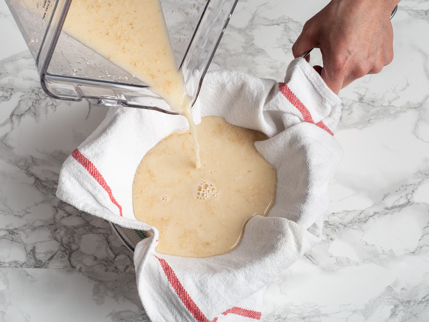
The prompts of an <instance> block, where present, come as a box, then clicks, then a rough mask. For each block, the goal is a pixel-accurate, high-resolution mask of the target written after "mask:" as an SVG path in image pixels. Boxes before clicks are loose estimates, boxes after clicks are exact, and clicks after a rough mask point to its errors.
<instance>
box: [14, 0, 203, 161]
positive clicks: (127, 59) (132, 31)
mask: <svg viewBox="0 0 429 322" xmlns="http://www.w3.org/2000/svg"><path fill="white" fill-rule="evenodd" d="M19 2H20V3H21V4H22V5H23V6H25V7H26V8H28V9H29V10H30V11H33V12H35V13H36V14H39V15H43V13H44V9H43V8H44V7H45V5H43V7H42V5H41V4H40V3H39V2H40V1H38V2H37V1H34V0H19ZM63 31H65V32H66V33H67V34H69V35H70V36H71V37H73V38H75V39H76V40H77V41H79V42H81V43H82V44H84V45H86V46H87V47H89V48H91V49H92V50H94V51H95V52H97V53H98V54H100V55H101V56H103V57H105V58H107V59H109V60H111V61H112V62H113V63H114V64H116V65H118V66H120V67H121V68H122V69H124V70H125V71H127V72H129V73H130V74H132V75H134V76H135V77H137V78H139V79H141V80H142V81H144V82H145V83H146V84H148V85H149V86H150V88H151V90H152V91H153V92H155V93H156V94H158V95H159V96H161V97H162V98H164V99H165V100H166V101H167V103H168V104H169V105H170V107H171V108H172V110H174V111H175V112H177V113H179V114H181V115H183V116H185V117H186V118H187V120H188V122H189V129H190V132H191V134H192V136H193V139H194V150H195V155H196V164H197V167H199V166H200V160H199V145H198V140H197V134H196V127H195V124H194V121H193V118H192V113H191V98H190V97H189V96H188V95H187V94H186V91H185V85H184V81H183V76H182V74H181V73H180V72H179V71H178V70H177V66H176V61H175V59H174V53H173V50H172V48H171V43H170V39H169V36H168V32H167V27H166V25H165V21H164V17H163V13H162V8H161V5H160V3H159V0H73V1H72V3H71V6H70V9H69V12H68V14H67V18H66V21H65V22H64V26H63Z"/></svg>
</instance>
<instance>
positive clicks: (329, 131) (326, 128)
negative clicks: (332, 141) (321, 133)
mask: <svg viewBox="0 0 429 322" xmlns="http://www.w3.org/2000/svg"><path fill="white" fill-rule="evenodd" d="M316 125H317V126H318V127H320V128H321V129H324V130H325V131H326V132H328V133H329V134H330V135H334V133H332V131H331V130H330V129H329V127H327V126H326V125H325V123H323V122H322V121H320V122H319V123H316Z"/></svg>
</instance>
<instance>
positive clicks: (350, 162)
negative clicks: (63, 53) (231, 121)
mask: <svg viewBox="0 0 429 322" xmlns="http://www.w3.org/2000/svg"><path fill="white" fill-rule="evenodd" d="M326 3H327V1H322V0H313V1H309V0H305V1H300V2H293V1H291V0H287V1H283V0H271V1H249V0H246V1H245V0H241V1H240V2H239V4H238V6H237V8H236V10H235V13H234V15H233V18H232V20H231V22H230V25H229V27H228V29H227V31H226V34H225V36H224V38H223V40H222V43H221V45H220V47H219V49H218V51H217V53H216V55H215V57H214V63H216V64H217V65H219V66H220V67H221V68H222V69H236V70H240V71H244V72H247V73H250V74H252V75H255V76H258V77H264V78H274V79H276V80H278V81H282V79H283V77H284V74H285V68H286V67H287V65H288V63H289V62H290V61H291V60H292V58H293V57H292V52H291V47H292V44H293V42H294V41H295V39H296V38H297V36H298V35H299V32H300V30H301V28H302V26H303V24H304V22H305V21H306V20H307V19H308V18H310V17H311V16H312V15H313V14H315V13H316V12H317V11H319V10H320V9H321V8H322V7H323V6H324V5H325V4H326ZM393 25H394V33H395V40H394V49H395V59H394V61H393V62H392V64H391V65H389V66H387V67H386V68H385V69H384V70H383V71H382V73H381V74H378V75H371V76H366V77H364V78H363V79H361V80H358V81H356V82H355V83H353V84H352V85H351V86H349V87H348V88H346V89H344V90H343V91H342V92H341V93H340V96H341V98H342V101H343V105H344V108H343V116H342V120H341V123H340V125H339V128H338V130H337V132H336V135H335V137H336V138H337V139H338V141H339V142H340V144H341V146H342V148H343V150H344V155H343V159H342V161H341V164H340V165H339V167H338V169H337V172H336V175H335V177H334V180H333V181H332V182H331V184H330V199H331V200H330V201H331V205H330V209H329V211H328V214H327V215H326V220H325V230H324V233H325V238H324V240H323V242H322V243H320V244H319V245H318V246H316V247H315V248H314V249H312V250H311V251H310V252H308V253H307V254H306V255H305V256H304V257H303V258H301V259H300V260H299V261H298V262H297V263H295V264H294V265H292V266H291V267H290V268H289V269H288V270H287V271H286V272H285V274H284V275H282V276H280V277H279V278H278V279H276V280H275V281H273V282H272V283H271V284H270V285H269V286H268V287H267V290H266V293H265V299H264V312H263V313H264V315H263V317H264V318H263V320H264V321H268V322H274V321H329V322H330V321H347V322H355V321H429V256H428V249H429V41H428V40H429V2H428V1H425V0H413V1H411V0H404V1H402V2H401V3H400V9H399V11H398V13H397V15H396V16H395V18H394V20H393ZM0 39H1V40H2V46H1V47H0V322H20V321H37V322H38V321H82V320H84V321H149V320H148V318H147V316H146V314H145V312H144V309H143V307H142V305H141V303H140V300H139V297H138V294H137V290H136V286H135V274H134V266H133V261H132V254H131V253H130V252H128V250H127V249H126V248H125V247H124V246H122V244H121V242H120V241H119V240H118V238H117V237H116V235H114V234H113V232H112V230H111V229H110V226H109V224H108V223H107V222H105V221H103V220H100V219H97V218H95V217H93V216H89V215H87V214H85V213H82V212H80V211H78V210H76V209H75V208H73V207H71V206H69V205H67V204H65V203H63V202H61V201H59V200H58V199H57V198H56V197H55V190H56V185H57V182H58V175H59V171H60V168H61V164H62V162H63V161H64V160H65V158H66V157H67V156H68V155H69V154H70V153H71V151H73V149H74V148H75V147H77V146H78V145H79V144H80V143H81V142H82V141H83V140H84V139H85V138H86V137H87V136H88V135H89V134H90V133H91V132H92V131H93V130H94V129H95V128H96V127H97V125H98V124H99V123H100V122H101V120H102V119H103V117H104V116H105V113H106V111H107V110H106V109H105V108H103V107H99V106H91V105H90V104H89V103H87V102H85V101H83V102H64V101H56V100H53V99H51V98H49V97H47V96H46V95H45V94H44V92H43V91H42V89H41V87H40V84H39V81H38V77H37V73H36V71H35V67H34V61H33V58H32V57H31V55H30V53H29V51H28V50H27V48H26V45H25V43H24V41H23V39H22V37H21V35H20V33H19V31H18V28H17V27H16V25H15V23H14V21H13V19H12V17H11V15H10V13H9V11H8V9H7V6H6V4H5V3H4V2H0ZM317 59H318V58H317V57H313V58H312V61H313V62H314V61H317Z"/></svg>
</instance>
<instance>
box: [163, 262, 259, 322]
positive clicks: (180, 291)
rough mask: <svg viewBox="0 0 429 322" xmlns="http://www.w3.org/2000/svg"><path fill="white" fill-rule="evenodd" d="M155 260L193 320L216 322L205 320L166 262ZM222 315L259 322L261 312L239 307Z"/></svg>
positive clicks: (215, 320) (215, 321)
mask: <svg viewBox="0 0 429 322" xmlns="http://www.w3.org/2000/svg"><path fill="white" fill-rule="evenodd" d="M155 258H156V259H158V261H159V263H160V264H161V267H162V270H163V271H164V273H165V276H166V277H167V279H168V281H169V282H170V285H171V286H172V287H173V289H174V291H175V292H176V294H177V296H178V297H179V299H180V300H181V301H182V303H183V304H184V305H185V307H186V308H187V309H188V311H189V312H190V313H191V314H192V315H193V316H194V318H195V319H196V320H197V321H198V322H217V320H218V318H214V319H213V320H212V321H210V320H209V319H207V317H206V316H205V315H204V313H203V312H202V311H201V310H200V308H199V307H198V306H197V305H196V304H195V302H194V301H193V300H192V298H191V297H190V296H189V294H188V292H187V291H186V290H185V288H184V287H183V285H182V283H180V281H179V279H178V278H177V276H176V274H175V273H174V271H173V269H172V268H171V266H170V265H168V263H167V261H166V260H164V259H162V258H159V257H156V256H155ZM222 314H223V315H227V314H236V315H240V316H243V317H246V318H251V319H255V320H260V318H261V312H256V311H251V310H246V309H242V308H239V307H233V308H232V309H229V310H227V311H225V312H224V313H222Z"/></svg>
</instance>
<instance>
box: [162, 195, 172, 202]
mask: <svg viewBox="0 0 429 322" xmlns="http://www.w3.org/2000/svg"><path fill="white" fill-rule="evenodd" d="M161 200H162V201H164V202H168V201H170V196H168V195H162V196H161Z"/></svg>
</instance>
